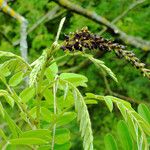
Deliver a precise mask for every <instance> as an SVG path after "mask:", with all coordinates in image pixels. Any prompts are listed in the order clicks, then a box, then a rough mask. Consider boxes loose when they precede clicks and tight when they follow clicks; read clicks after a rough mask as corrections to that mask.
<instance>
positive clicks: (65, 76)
mask: <svg viewBox="0 0 150 150" xmlns="http://www.w3.org/2000/svg"><path fill="white" fill-rule="evenodd" d="M60 79H62V80H66V81H68V82H70V83H72V84H73V85H74V86H75V87H78V86H83V87H86V86H87V85H86V82H87V81H88V79H87V77H85V76H83V75H80V74H75V73H62V74H61V75H60Z"/></svg>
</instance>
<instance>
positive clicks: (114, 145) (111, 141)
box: [104, 133, 118, 150]
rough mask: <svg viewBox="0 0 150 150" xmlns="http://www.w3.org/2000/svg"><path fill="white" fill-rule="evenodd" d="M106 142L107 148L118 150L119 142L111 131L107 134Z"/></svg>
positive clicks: (108, 149)
mask: <svg viewBox="0 0 150 150" xmlns="http://www.w3.org/2000/svg"><path fill="white" fill-rule="evenodd" d="M104 143H105V148H106V150H118V147H117V143H116V141H115V139H114V137H113V136H112V135H111V134H110V133H108V134H107V135H106V136H105V138H104Z"/></svg>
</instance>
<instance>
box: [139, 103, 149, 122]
mask: <svg viewBox="0 0 150 150" xmlns="http://www.w3.org/2000/svg"><path fill="white" fill-rule="evenodd" d="M138 113H139V114H140V115H141V116H142V117H143V118H144V119H145V120H146V121H147V122H148V123H149V124H150V110H149V109H148V107H147V106H146V105H145V104H140V105H139V106H138Z"/></svg>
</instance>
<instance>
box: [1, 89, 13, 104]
mask: <svg viewBox="0 0 150 150" xmlns="http://www.w3.org/2000/svg"><path fill="white" fill-rule="evenodd" d="M0 96H3V97H4V98H5V100H6V101H7V103H8V104H9V105H10V106H11V107H13V106H14V99H13V98H12V97H11V96H10V94H9V93H8V92H7V91H5V90H0Z"/></svg>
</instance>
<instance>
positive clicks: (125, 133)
mask: <svg viewBox="0 0 150 150" xmlns="http://www.w3.org/2000/svg"><path fill="white" fill-rule="evenodd" d="M117 131H118V135H119V139H120V140H121V143H122V148H123V149H124V150H132V149H133V142H132V138H131V135H130V132H129V130H128V127H127V125H126V123H125V121H123V120H121V121H119V122H118V124H117Z"/></svg>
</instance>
